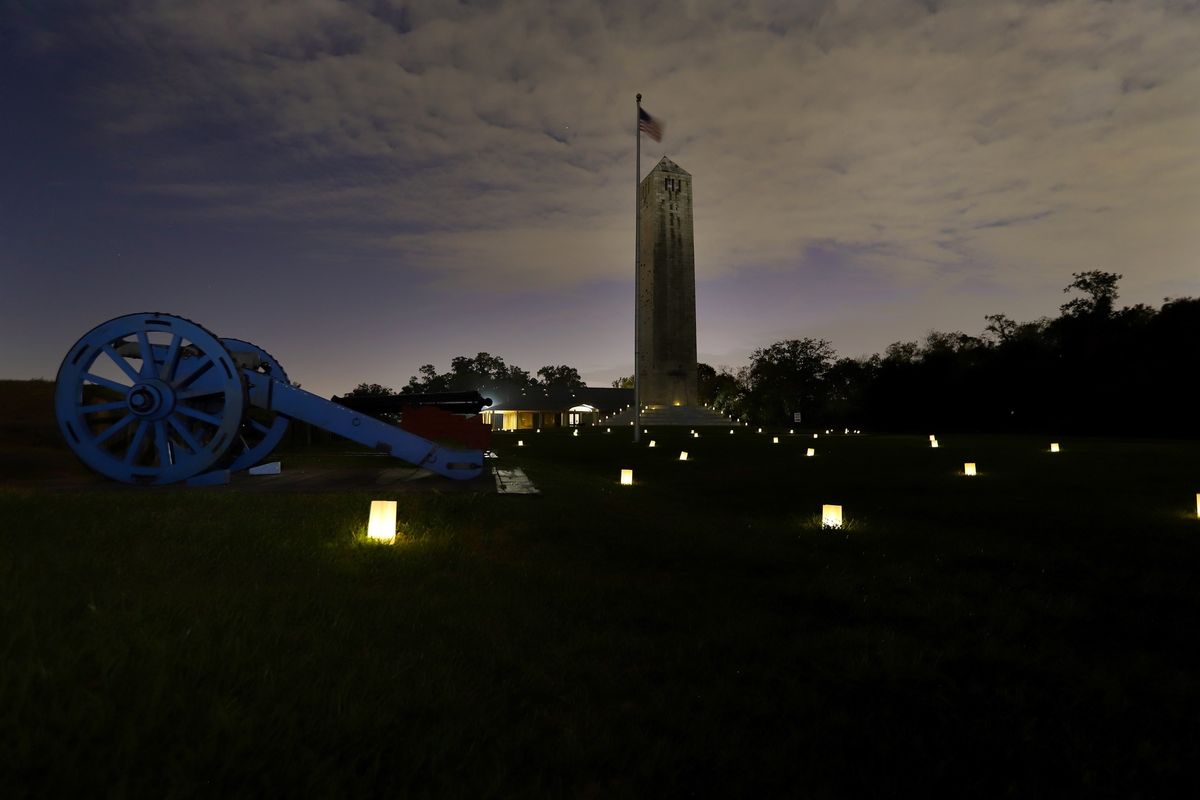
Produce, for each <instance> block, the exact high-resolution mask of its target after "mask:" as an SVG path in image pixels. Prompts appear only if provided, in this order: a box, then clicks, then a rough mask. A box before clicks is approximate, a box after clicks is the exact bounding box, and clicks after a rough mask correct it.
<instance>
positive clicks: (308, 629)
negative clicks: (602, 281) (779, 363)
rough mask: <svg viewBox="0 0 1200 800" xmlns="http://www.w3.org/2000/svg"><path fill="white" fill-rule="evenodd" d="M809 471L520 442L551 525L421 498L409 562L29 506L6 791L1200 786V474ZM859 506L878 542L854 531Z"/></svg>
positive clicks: (512, 451) (198, 526) (240, 508)
mask: <svg viewBox="0 0 1200 800" xmlns="http://www.w3.org/2000/svg"><path fill="white" fill-rule="evenodd" d="M601 430H602V429H601ZM777 433H778V432H777ZM783 433H784V434H785V435H784V436H783V437H782V442H781V444H779V445H771V444H770V436H769V434H767V435H762V436H760V435H756V434H754V433H751V432H749V431H747V430H746V429H739V430H738V433H737V434H736V435H734V436H730V435H729V434H728V433H727V429H721V430H720V431H711V430H704V431H702V436H701V438H700V439H690V438H687V436H686V433H685V432H684V431H674V432H670V431H662V430H658V431H652V432H651V436H652V437H653V438H654V439H656V440H657V443H658V447H656V448H655V449H653V450H650V449H647V448H646V447H645V446H644V445H643V446H642V447H641V448H640V449H635V448H634V447H633V445H632V444H630V442H629V431H628V429H624V430H621V431H619V432H615V433H613V434H604V433H602V432H601V431H594V430H593V431H587V432H585V433H584V434H583V435H581V436H580V437H579V438H577V439H573V438H571V437H569V436H566V435H563V434H561V433H553V434H552V433H543V434H540V435H536V434H532V433H528V432H525V433H522V434H520V438H523V439H524V440H525V444H526V447H524V448H520V449H518V448H516V447H515V446H514V445H515V440H516V438H517V436H515V435H503V436H498V437H497V441H496V442H495V449H496V450H497V451H498V453H499V454H500V456H501V459H500V460H499V461H498V462H494V463H497V464H499V465H500V466H513V465H519V466H521V467H523V468H524V469H525V471H526V472H527V474H528V475H529V476H530V477H531V478H532V479H533V480H534V482H535V483H537V484H538V486H539V487H540V488H541V490H542V492H543V494H542V495H541V496H538V497H512V496H497V495H482V494H469V493H446V494H433V493H403V494H398V495H395V498H396V499H397V500H398V501H399V504H400V520H401V527H402V534H403V535H402V537H401V539H400V541H399V542H398V543H397V544H396V545H395V546H391V547H388V546H381V545H375V544H372V543H369V542H367V541H366V540H365V538H364V529H365V523H366V515H367V507H368V502H369V500H371V499H378V498H379V497H380V495H379V494H376V493H372V492H371V491H370V490H369V487H366V488H365V489H364V491H363V492H361V493H347V494H322V495H315V494H314V495H305V494H237V493H232V492H228V491H223V490H170V489H168V490H155V489H129V490H117V491H113V490H111V489H105V490H98V491H47V490H43V489H39V488H36V487H30V486H29V485H28V484H21V486H20V487H19V488H14V486H13V485H10V486H8V488H4V489H2V490H0V520H2V521H3V528H2V531H0V785H3V786H5V787H6V794H7V789H11V788H14V787H15V788H16V789H17V793H16V796H26V795H28V796H37V797H49V796H68V795H74V796H80V795H88V796H92V795H96V794H105V793H111V794H114V795H122V794H137V795H147V794H148V795H156V796H159V795H176V796H187V795H195V794H203V795H220V796H227V795H236V794H247V795H268V794H269V795H274V796H284V795H328V796H345V797H358V796H363V795H422V796H463V797H480V796H501V797H504V796H514V797H530V796H583V797H613V796H638V797H646V796H652V795H664V794H665V795H670V796H677V795H697V796H713V795H717V796H723V795H732V796H753V797H762V796H782V795H789V796H791V795H803V796H807V795H818V796H820V795H831V794H841V795H845V794H857V795H863V794H867V793H870V794H872V795H879V794H896V793H899V792H902V791H903V792H905V793H909V792H922V793H926V792H929V791H931V790H940V791H954V792H956V793H958V794H962V795H964V796H972V795H980V794H985V795H995V794H1012V795H1017V796H1040V795H1055V794H1062V793H1066V794H1068V795H1078V794H1083V793H1091V794H1112V795H1119V796H1126V797H1129V796H1139V795H1141V796H1154V795H1159V796H1161V795H1162V794H1164V793H1165V792H1166V791H1167V789H1168V787H1176V789H1178V788H1179V787H1181V786H1182V785H1184V782H1190V781H1194V780H1195V779H1194V777H1193V776H1194V770H1195V764H1196V763H1197V758H1198V757H1200V738H1198V736H1197V720H1200V677H1198V676H1200V673H1198V671H1197V668H1198V667H1200V658H1198V657H1197V655H1196V652H1198V651H1200V648H1196V647H1195V646H1194V644H1193V642H1192V639H1193V638H1194V636H1195V631H1196V622H1197V619H1198V617H1200V615H1198V611H1200V590H1198V589H1197V585H1196V582H1195V575H1196V567H1195V565H1196V561H1197V556H1198V555H1200V544H1198V543H1200V520H1197V519H1196V513H1195V505H1194V498H1195V493H1196V492H1197V491H1200V447H1198V446H1197V444H1196V443H1194V442H1169V441H1112V440H1079V441H1064V442H1063V452H1062V453H1059V454H1055V455H1051V454H1050V453H1048V452H1046V450H1047V446H1048V440H1047V441H1043V440H1042V439H1040V438H1038V439H1034V438H1008V437H1006V438H986V437H970V438H968V437H956V436H952V435H949V434H943V435H942V436H941V437H940V438H941V447H940V448H939V449H938V450H932V449H930V448H929V447H928V443H927V442H926V441H925V437H924V436H895V437H889V436H861V437H852V436H851V437H846V436H832V437H825V436H822V437H821V438H820V439H818V440H817V441H815V442H814V441H812V439H811V438H807V437H806V438H801V437H800V436H795V437H788V436H786V431H784V432H783ZM23 446H24V445H23ZM809 446H815V447H816V448H817V456H816V457H815V458H805V457H804V449H805V448H806V447H809ZM685 448H686V449H687V450H688V451H689V453H690V455H691V460H690V461H688V462H687V463H680V462H679V461H677V460H676V459H677V456H678V453H679V450H680V449H685ZM310 458H311V456H310ZM288 459H289V455H288V454H286V453H285V454H284V459H283V460H284V468H285V470H286V469H287V467H288V463H289V461H288ZM967 460H972V461H975V462H977V463H978V465H979V473H980V474H979V476H978V477H975V478H967V477H964V476H963V475H962V474H961V470H962V463H963V462H964V461H967ZM621 467H631V468H633V469H634V470H635V481H636V485H635V486H633V487H621V486H619V485H617V477H618V470H619V469H620V468H621ZM822 503H841V504H842V505H843V506H844V508H845V513H846V518H847V521H848V522H847V528H846V530H844V531H830V530H822V529H821V527H820V525H819V512H820V507H821V504H822ZM10 796H12V795H10Z"/></svg>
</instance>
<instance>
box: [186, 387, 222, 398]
mask: <svg viewBox="0 0 1200 800" xmlns="http://www.w3.org/2000/svg"><path fill="white" fill-rule="evenodd" d="M224 393H225V390H224V389H222V388H216V389H213V388H202V387H201V388H196V389H188V390H187V391H185V392H178V393H176V395H175V398H176V399H178V400H195V399H196V398H197V397H215V396H216V395H219V394H224Z"/></svg>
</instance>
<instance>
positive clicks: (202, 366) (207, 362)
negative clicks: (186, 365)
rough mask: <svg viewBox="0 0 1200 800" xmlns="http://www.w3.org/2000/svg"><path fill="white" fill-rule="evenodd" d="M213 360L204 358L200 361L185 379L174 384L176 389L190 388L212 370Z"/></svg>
mask: <svg viewBox="0 0 1200 800" xmlns="http://www.w3.org/2000/svg"><path fill="white" fill-rule="evenodd" d="M212 366H213V360H212V359H211V358H210V357H208V356H205V357H204V358H203V359H202V360H201V361H199V362H197V364H196V366H195V367H194V368H193V369H192V371H191V372H189V373H188V374H187V375H186V376H185V377H183V378H182V379H180V380H178V381H176V382H175V388H176V389H186V388H188V387H189V386H191V385H192V384H193V383H194V382H195V381H196V379H197V378H199V377H200V376H201V375H203V374H204V373H206V372H208V371H209V370H210V369H212Z"/></svg>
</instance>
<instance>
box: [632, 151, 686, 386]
mask: <svg viewBox="0 0 1200 800" xmlns="http://www.w3.org/2000/svg"><path fill="white" fill-rule="evenodd" d="M638 203H639V204H640V210H641V241H640V248H639V252H638V277H639V289H638V292H639V296H638V307H637V314H638V330H637V355H638V358H637V363H638V374H637V382H638V390H639V400H640V402H641V404H642V405H643V406H651V407H654V406H659V407H662V406H665V407H673V406H696V405H697V404H698V402H697V395H696V255H695V250H694V249H693V243H692V176H691V174H690V173H688V172H687V171H685V170H684V169H683V168H682V167H680V166H679V165H678V164H676V163H675V162H673V161H671V159H669V158H667V157H666V156H663V158H662V160H661V161H659V162H658V164H657V166H655V167H654V169H652V170H651V171H650V174H649V175H647V176H646V177H645V178H644V179H642V182H641V184H640V186H639V193H638Z"/></svg>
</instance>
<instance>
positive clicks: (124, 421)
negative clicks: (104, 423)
mask: <svg viewBox="0 0 1200 800" xmlns="http://www.w3.org/2000/svg"><path fill="white" fill-rule="evenodd" d="M135 419H137V418H136V417H135V416H133V414H126V415H125V416H123V417H121V418H120V419H119V420H117V421H116V422H114V423H113V424H112V425H109V426H108V427H107V428H105V429H104V430H103V431H101V432H100V435H99V436H97V437H96V439H95V440H94V442H93V443H94V444H97V445H101V444H104V443H105V442H107V441H108V440H109V439H111V438H112V437H114V436H116V435H117V434H118V433H120V432H121V431H122V430H124V429H125V427H126V426H127V425H129V423H131V422H133V421H134V420H135Z"/></svg>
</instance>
